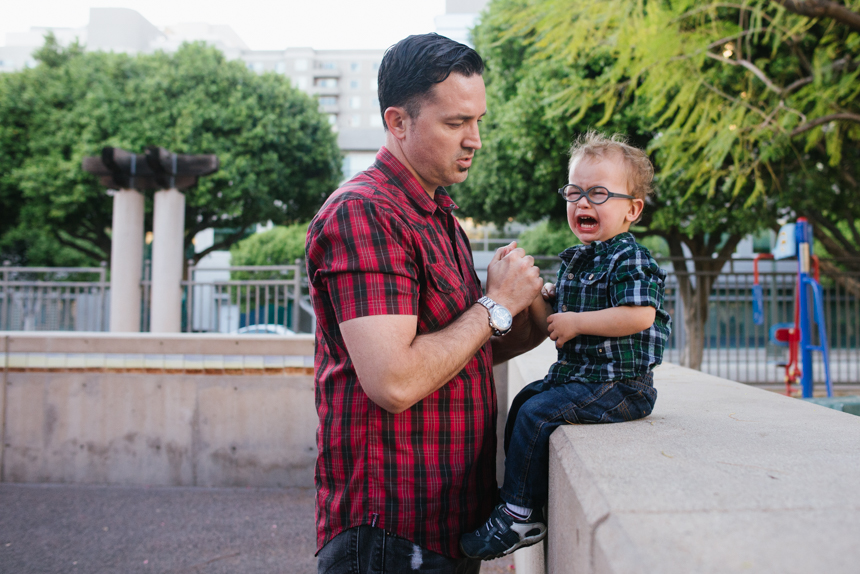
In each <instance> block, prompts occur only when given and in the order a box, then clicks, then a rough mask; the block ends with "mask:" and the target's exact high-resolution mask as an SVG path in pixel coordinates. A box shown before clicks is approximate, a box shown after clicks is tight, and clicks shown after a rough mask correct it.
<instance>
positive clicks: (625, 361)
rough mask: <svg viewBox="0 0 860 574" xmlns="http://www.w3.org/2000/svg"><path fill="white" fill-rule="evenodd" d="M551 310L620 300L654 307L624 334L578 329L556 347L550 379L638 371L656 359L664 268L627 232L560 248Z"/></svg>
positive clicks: (667, 326)
mask: <svg viewBox="0 0 860 574" xmlns="http://www.w3.org/2000/svg"><path fill="white" fill-rule="evenodd" d="M560 256H561V260H562V263H561V267H560V268H559V272H558V282H557V283H556V299H555V302H554V304H553V311H554V312H556V313H561V312H566V311H573V312H577V313H579V312H583V311H598V310H601V309H607V308H610V307H620V306H622V305H635V306H649V307H654V308H655V309H656V311H657V312H656V316H655V319H654V324H653V325H652V326H651V327H650V328H648V329H645V330H644V331H640V332H639V333H635V334H633V335H629V336H626V337H600V336H595V335H580V336H578V337H576V338H574V339H571V340H570V341H568V342H567V343H565V344H564V346H563V347H562V348H561V349H559V351H558V361H557V362H556V363H554V364H553V365H552V367H550V370H549V373H548V374H547V376H546V380H547V381H552V382H558V383H563V382H569V381H576V382H608V381H618V380H622V379H629V378H634V377H641V376H642V375H645V374H647V373H648V372H650V371H651V370H652V369H653V368H654V367H655V366H657V365H659V364H660V362H661V361H662V359H663V349H664V347H665V345H666V341H668V339H669V333H670V330H671V323H672V321H671V318H670V317H669V314H668V313H667V312H666V310H665V309H664V308H663V291H664V286H665V281H666V272H665V271H664V270H662V269H660V267H659V266H658V265H657V262H656V261H655V260H654V258H653V257H651V253H650V252H649V251H648V249H646V248H645V247H643V246H641V245H639V244H638V243H636V241H635V240H634V238H633V235H632V234H630V233H621V234H619V235H616V236H615V237H613V238H611V239H608V240H606V241H594V242H592V243H590V244H589V245H576V246H574V247H570V248H568V249H566V250H565V251H563V252H562V253H561V254H560Z"/></svg>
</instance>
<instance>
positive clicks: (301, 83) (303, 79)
mask: <svg viewBox="0 0 860 574" xmlns="http://www.w3.org/2000/svg"><path fill="white" fill-rule="evenodd" d="M293 82H295V84H296V87H297V88H298V89H300V90H307V89H308V77H307V76H297V77H295V78H293Z"/></svg>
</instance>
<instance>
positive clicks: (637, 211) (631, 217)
mask: <svg viewBox="0 0 860 574" xmlns="http://www.w3.org/2000/svg"><path fill="white" fill-rule="evenodd" d="M643 209H645V202H644V201H642V200H641V199H634V200H632V201H631V202H630V211H628V212H627V216H626V219H627V221H629V222H631V223H635V222H636V220H637V219H639V216H641V215H642V210H643Z"/></svg>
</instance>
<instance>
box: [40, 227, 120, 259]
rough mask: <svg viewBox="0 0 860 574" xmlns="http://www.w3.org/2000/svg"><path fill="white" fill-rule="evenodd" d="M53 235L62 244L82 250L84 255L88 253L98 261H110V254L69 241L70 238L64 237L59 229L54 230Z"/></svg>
mask: <svg viewBox="0 0 860 574" xmlns="http://www.w3.org/2000/svg"><path fill="white" fill-rule="evenodd" d="M52 235H53V236H54V238H55V239H56V240H57V242H58V243H59V244H60V245H65V246H66V247H71V248H72V249H75V250H77V251H80V252H81V253H83V254H84V255H88V256H90V257H92V258H93V259H95V260H96V261H108V263H110V257H109V256H108V257H105V255H104V253H98V252H96V251H93V250H92V249H89V248H87V247H84V246H83V245H78V244H77V243H75V242H74V241H69V240H68V239H64V238H63V236H62V235H60V232H59V231H53V232H52Z"/></svg>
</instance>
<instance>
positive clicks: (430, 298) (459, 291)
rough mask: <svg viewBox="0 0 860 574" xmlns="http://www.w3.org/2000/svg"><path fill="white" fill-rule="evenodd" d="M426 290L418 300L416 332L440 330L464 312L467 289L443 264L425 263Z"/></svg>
mask: <svg viewBox="0 0 860 574" xmlns="http://www.w3.org/2000/svg"><path fill="white" fill-rule="evenodd" d="M425 269H426V275H427V288H426V289H425V291H424V292H423V293H421V297H420V301H419V304H420V310H419V318H418V320H419V323H418V330H419V332H429V331H436V330H438V329H442V328H444V327H445V326H446V325H448V324H449V323H450V322H452V321H453V320H454V319H456V318H457V317H459V316H460V314H461V313H462V312H463V311H464V310H465V309H466V306H467V301H466V299H467V289H466V284H465V282H464V281H463V278H462V277H460V274H459V273H458V272H457V271H455V270H454V269H451V268H450V267H448V266H447V265H445V264H444V263H428V264H427V266H426V268H425Z"/></svg>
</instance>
